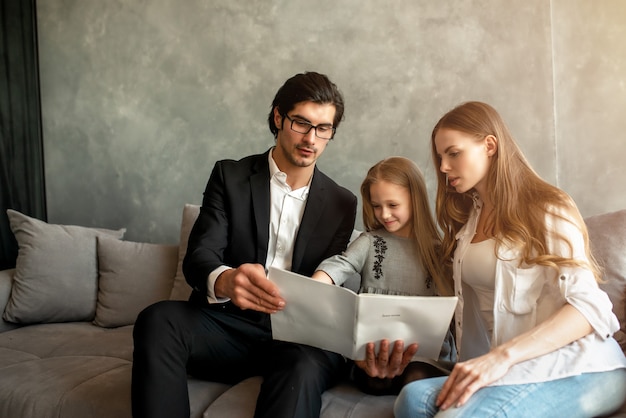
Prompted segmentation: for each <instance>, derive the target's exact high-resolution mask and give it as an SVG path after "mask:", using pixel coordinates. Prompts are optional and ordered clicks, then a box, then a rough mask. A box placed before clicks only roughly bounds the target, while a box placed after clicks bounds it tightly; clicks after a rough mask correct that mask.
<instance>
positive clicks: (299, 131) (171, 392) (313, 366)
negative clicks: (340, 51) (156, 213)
mask: <svg viewBox="0 0 626 418" xmlns="http://www.w3.org/2000/svg"><path fill="white" fill-rule="evenodd" d="M343 108H344V105H343V98H342V96H341V94H340V92H339V91H338V89H337V87H336V86H335V85H334V84H333V83H332V82H331V81H330V80H329V79H328V78H327V77H326V76H325V75H322V74H318V73H314V72H307V73H303V74H297V75H295V76H293V77H292V78H290V79H289V80H287V81H286V82H285V84H284V85H283V86H282V87H281V88H280V89H279V90H278V92H277V93H276V97H275V98H274V101H273V103H272V110H271V112H270V114H269V116H268V123H269V126H270V130H271V131H272V133H273V134H274V137H275V139H276V145H275V147H273V148H271V149H270V150H268V151H267V152H265V153H264V154H261V155H253V156H249V157H246V158H243V159H242V160H239V161H233V160H224V161H219V162H217V163H216V164H215V167H214V168H213V172H212V173H211V176H210V178H209V181H208V184H207V186H206V190H205V192H204V199H203V202H202V208H201V209H200V215H199V217H198V219H197V221H196V223H195V224H194V227H193V229H192V231H191V234H190V237H189V245H188V250H187V254H186V256H185V260H184V263H183V271H184V274H185V278H186V280H187V281H188V283H189V284H190V285H191V286H192V288H193V292H192V295H191V297H190V300H189V302H176V301H166V302H159V303H157V304H155V305H152V306H150V307H148V308H146V309H145V310H144V311H143V312H142V313H141V314H140V315H139V317H138V318H137V321H136V324H135V329H134V342H135V351H134V362H133V382H132V401H133V415H134V416H135V417H136V418H139V417H149V418H155V417H167V418H173V417H188V416H189V413H190V412H189V400H188V393H187V373H189V374H191V375H194V376H196V377H199V378H204V379H207V380H212V381H220V382H225V383H237V382H239V381H241V380H242V379H245V378H247V377H250V376H255V375H261V376H263V385H262V386H261V392H260V394H259V398H258V400H257V406H256V413H255V416H256V417H267V418H281V417H285V418H291V417H298V418H300V417H319V414H320V409H321V395H322V393H323V392H324V390H326V389H327V388H329V387H330V386H331V385H333V384H334V383H335V382H336V379H337V377H338V376H339V375H340V373H341V371H342V369H343V366H344V359H343V358H342V357H341V356H340V355H338V354H336V353H331V352H328V351H324V350H321V349H317V348H313V347H309V346H304V345H299V344H292V343H286V342H280V341H273V340H272V333H271V326H270V318H269V315H270V314H272V313H274V312H277V311H279V310H281V309H283V307H284V304H285V301H284V300H283V299H282V298H281V296H280V293H279V290H278V288H277V287H276V285H275V284H274V283H272V282H270V281H269V280H267V276H266V269H267V268H268V267H269V266H278V267H281V268H285V269H289V270H292V271H295V272H298V273H301V274H304V275H308V276H310V275H311V274H313V272H314V270H315V268H316V267H317V265H318V264H319V263H320V262H321V261H322V260H324V259H325V258H327V257H329V256H332V255H334V254H337V253H340V252H341V251H343V250H344V249H345V248H346V245H347V243H348V241H349V238H350V235H351V233H352V230H353V228H354V219H355V215H356V197H355V196H354V195H353V194H352V193H351V192H349V191H348V190H346V189H344V188H342V187H340V186H339V185H337V184H336V183H335V182H334V181H332V180H331V179H330V178H329V177H327V176H326V175H325V174H323V173H322V172H321V171H319V170H318V169H317V167H316V166H315V163H316V160H317V158H318V157H319V156H320V155H321V154H322V153H323V151H324V149H325V148H326V146H327V145H328V142H329V141H330V140H331V139H332V138H333V136H334V134H335V130H336V128H337V127H338V126H339V123H340V121H341V119H342V116H343ZM302 326H306V324H302Z"/></svg>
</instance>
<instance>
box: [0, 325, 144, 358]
mask: <svg viewBox="0 0 626 418" xmlns="http://www.w3.org/2000/svg"><path fill="white" fill-rule="evenodd" d="M0 348H5V349H13V350H16V351H20V352H22V353H28V354H32V355H34V356H37V357H38V358H40V359H43V358H51V357H63V356H84V357H94V356H101V357H111V358H117V359H121V360H125V361H128V362H130V361H132V356H133V353H132V350H133V339H132V326H127V327H121V328H113V329H108V328H100V327H97V326H95V325H93V324H92V323H90V322H72V323H60V324H39V325H30V326H27V327H21V328H17V329H14V330H12V331H7V332H3V333H0Z"/></svg>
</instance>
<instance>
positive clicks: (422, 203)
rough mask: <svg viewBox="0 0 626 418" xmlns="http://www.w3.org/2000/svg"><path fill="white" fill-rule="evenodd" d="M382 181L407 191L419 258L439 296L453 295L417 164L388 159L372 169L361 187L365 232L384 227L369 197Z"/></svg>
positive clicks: (438, 234)
mask: <svg viewBox="0 0 626 418" xmlns="http://www.w3.org/2000/svg"><path fill="white" fill-rule="evenodd" d="M379 181H386V182H389V183H392V184H396V185H398V186H401V187H405V188H406V189H408V191H409V195H410V199H411V214H412V219H411V226H412V228H411V236H410V239H411V242H412V244H413V247H414V250H415V253H416V257H417V258H418V260H419V261H420V262H421V263H422V266H423V267H424V269H425V270H426V273H427V274H428V275H429V276H430V277H431V278H432V280H433V282H434V283H435V286H436V288H437V291H438V293H439V294H441V295H450V294H452V278H451V276H450V274H447V273H446V271H447V270H446V269H445V267H444V263H443V261H442V258H441V234H440V232H439V230H438V229H437V226H436V224H435V221H434V218H433V216H432V213H431V210H430V205H429V203H428V193H427V189H426V183H425V181H424V176H423V175H422V172H421V171H420V170H419V168H418V167H417V165H416V164H415V163H414V162H412V161H411V160H409V159H407V158H404V157H389V158H386V159H384V160H382V161H379V162H378V163H376V164H375V165H374V166H373V167H372V168H370V169H369V171H368V172H367V176H366V177H365V180H363V183H362V184H361V198H362V202H363V225H364V226H365V230H366V231H373V230H376V229H379V228H382V227H383V225H381V224H380V222H378V220H377V219H376V216H375V215H374V208H373V207H372V200H371V195H370V186H371V185H372V184H375V183H377V182H379Z"/></svg>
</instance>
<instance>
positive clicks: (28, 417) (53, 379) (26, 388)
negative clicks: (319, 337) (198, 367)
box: [0, 322, 230, 418]
mask: <svg viewBox="0 0 626 418" xmlns="http://www.w3.org/2000/svg"><path fill="white" fill-rule="evenodd" d="M132 329H133V327H132V326H126V327H120V328H114V329H106V328H100V327H98V326H96V325H94V324H93V323H91V322H77V323H60V324H39V325H29V326H25V327H21V328H17V329H14V330H11V331H6V332H2V333H0V399H1V400H2V401H1V402H0V417H20V418H42V417H43V418H46V417H55V418H75V417H116V418H125V417H128V418H130V417H131V401H130V383H131V370H132V363H131V361H132V351H133V340H132ZM229 387H230V386H229V385H225V384H222V383H215V382H205V381H200V380H196V379H189V382H188V388H189V399H190V405H191V411H192V413H191V417H193V418H199V417H201V416H202V413H203V412H204V410H205V409H206V408H207V407H208V406H209V405H210V404H211V403H212V402H213V401H214V400H215V399H216V398H218V397H219V396H220V395H221V394H222V393H223V392H224V391H226V390H227V389H228V388H229Z"/></svg>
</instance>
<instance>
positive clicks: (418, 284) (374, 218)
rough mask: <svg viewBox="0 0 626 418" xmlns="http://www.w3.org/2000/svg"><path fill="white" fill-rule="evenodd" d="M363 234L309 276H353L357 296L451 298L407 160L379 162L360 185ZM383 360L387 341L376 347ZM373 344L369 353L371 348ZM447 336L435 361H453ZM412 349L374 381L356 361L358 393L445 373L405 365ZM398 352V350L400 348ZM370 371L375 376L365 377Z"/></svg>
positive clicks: (421, 189) (339, 279)
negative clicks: (358, 278)
mask: <svg viewBox="0 0 626 418" xmlns="http://www.w3.org/2000/svg"><path fill="white" fill-rule="evenodd" d="M361 196H362V201H363V224H364V226H365V230H366V231H367V232H364V233H363V234H361V236H359V237H358V238H357V239H356V240H355V241H354V242H353V243H352V244H351V245H350V246H349V247H348V249H347V250H346V251H345V252H344V253H343V254H342V255H337V256H334V257H331V258H329V259H327V260H325V261H323V262H322V263H321V264H320V265H319V267H318V268H317V271H316V272H315V273H314V275H313V278H314V279H317V280H322V281H325V282H328V283H335V284H342V283H344V282H345V280H346V279H348V278H349V277H350V276H352V275H354V274H355V273H358V274H360V276H361V285H360V289H359V293H379V294H392V295H411V296H415V295H420V296H431V295H437V294H451V280H450V279H447V278H446V275H445V273H444V271H443V269H442V268H441V263H440V262H439V259H440V254H439V251H440V243H441V237H440V235H439V232H438V230H437V227H436V225H435V222H434V219H433V217H432V215H431V212H430V207H429V204H428V195H427V192H426V185H425V183H424V178H423V176H422V173H421V172H420V170H419V169H418V168H417V166H416V165H415V164H414V163H413V162H412V161H411V160H409V159H406V158H402V157H390V158H387V159H385V160H382V161H380V162H378V163H377V164H376V165H374V166H373V167H372V168H370V170H369V171H368V173H367V177H366V178H365V180H364V181H363V184H362V185H361ZM383 344H384V345H385V348H384V349H382V350H381V353H382V356H383V357H384V356H385V355H386V354H387V353H386V350H387V344H388V342H387V341H384V342H383V343H381V345H383ZM373 345H374V344H373V343H370V344H369V348H368V350H370V351H372V350H373ZM453 345H454V343H453V341H452V335H451V333H449V335H448V337H447V338H446V340H445V342H444V344H443V347H442V351H441V354H440V360H442V361H453V360H455V359H456V352H455V350H454V348H453ZM415 348H416V345H413V346H412V347H411V348H410V349H407V353H405V354H404V356H405V358H406V361H405V362H404V365H403V366H400V367H399V369H398V370H395V371H394V372H393V373H391V374H392V375H393V376H389V373H388V371H387V370H385V371H383V375H384V376H385V378H379V376H377V375H376V374H377V373H376V372H372V371H371V370H370V369H371V367H368V364H366V362H365V361H357V362H355V364H356V365H357V366H358V367H357V368H353V371H352V375H353V377H354V379H355V381H356V383H357V384H359V385H360V387H361V389H362V390H364V391H366V392H368V393H375V394H390V393H393V394H397V393H398V392H399V389H400V388H401V387H402V386H403V385H404V384H405V383H406V382H407V381H410V380H413V379H416V378H419V377H424V376H434V375H436V376H441V375H442V374H443V373H444V372H442V371H440V370H438V369H437V367H433V366H434V365H435V364H433V365H429V364H428V363H422V362H414V363H411V364H409V365H408V367H406V368H404V366H406V363H408V362H409V360H410V358H411V356H412V354H414V353H415ZM399 349H400V351H401V350H402V347H401V346H400V347H399ZM370 373H372V374H374V376H369V374H370Z"/></svg>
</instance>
